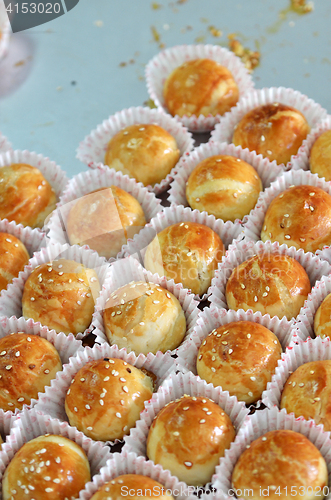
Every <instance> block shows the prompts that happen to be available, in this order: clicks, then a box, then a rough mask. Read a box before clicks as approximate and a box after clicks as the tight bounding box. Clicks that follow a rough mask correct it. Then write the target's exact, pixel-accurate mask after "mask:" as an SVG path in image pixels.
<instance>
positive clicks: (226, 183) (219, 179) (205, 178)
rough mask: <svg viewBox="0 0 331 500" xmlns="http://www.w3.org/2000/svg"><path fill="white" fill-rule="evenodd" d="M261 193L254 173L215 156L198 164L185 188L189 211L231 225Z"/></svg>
mask: <svg viewBox="0 0 331 500" xmlns="http://www.w3.org/2000/svg"><path fill="white" fill-rule="evenodd" d="M262 190H263V186H262V182H261V179H260V177H259V176H258V175H257V173H256V170H255V169H254V168H253V167H252V166H251V165H249V164H248V163H246V162H245V161H243V160H240V158H235V157H234V156H227V155H216V156H210V157H209V158H206V159H205V160H203V161H202V162H200V163H199V164H198V165H197V166H196V167H195V169H194V170H193V172H192V173H191V175H190V177H189V179H188V181H187V184H186V198H187V201H188V203H189V205H190V207H191V208H193V209H198V210H200V211H204V210H205V211H206V212H208V214H211V215H214V216H215V217H216V218H219V219H223V220H224V221H227V220H230V221H232V222H234V221H235V220H236V219H243V217H244V216H245V215H247V214H249V212H250V211H251V210H252V209H253V208H254V206H255V204H256V202H257V199H258V197H259V194H260V192H261V191H262Z"/></svg>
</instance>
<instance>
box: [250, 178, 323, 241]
mask: <svg viewBox="0 0 331 500" xmlns="http://www.w3.org/2000/svg"><path fill="white" fill-rule="evenodd" d="M302 185H307V186H314V187H318V188H320V189H323V191H325V192H326V193H328V194H329V195H331V184H330V183H329V182H326V181H325V180H324V179H321V178H320V177H318V175H317V174H312V173H311V172H307V171H304V170H290V171H289V172H286V173H284V175H282V176H280V177H277V179H276V180H275V181H274V182H272V184H271V185H270V187H268V188H267V189H266V190H265V191H264V192H263V193H261V194H260V197H259V199H258V201H257V203H256V207H255V208H254V210H252V211H251V213H250V214H249V215H248V216H246V217H244V220H243V222H244V231H243V234H244V236H245V237H246V238H247V239H249V240H252V241H261V231H262V228H263V223H264V219H265V216H266V213H267V210H268V208H269V205H270V203H271V202H272V200H274V199H275V198H276V197H277V196H278V195H280V194H281V193H282V192H283V191H286V189H288V188H290V187H291V186H302ZM284 209H285V207H284ZM302 235H303V236H304V233H302ZM290 244H291V243H290V240H289V243H288V246H290Z"/></svg>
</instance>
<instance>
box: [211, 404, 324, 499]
mask: <svg viewBox="0 0 331 500" xmlns="http://www.w3.org/2000/svg"><path fill="white" fill-rule="evenodd" d="M280 429H287V430H292V431H294V432H299V433H300V434H303V435H304V436H305V437H307V438H308V439H309V441H311V442H312V443H313V444H314V445H315V446H316V448H317V449H318V450H319V451H320V453H321V454H322V456H323V458H324V459H325V461H326V465H327V469H328V475H329V486H331V439H330V433H328V432H324V431H323V429H322V426H316V425H314V423H313V422H307V421H306V420H303V419H295V418H294V415H293V414H290V415H288V414H287V413H286V412H285V410H278V409H277V408H272V409H271V410H268V409H266V410H262V411H256V412H255V413H254V415H251V416H248V417H246V420H245V422H244V424H243V425H242V426H241V428H240V430H239V432H238V435H237V437H236V440H235V441H234V443H233V444H232V445H231V448H230V449H229V450H226V452H225V455H224V457H223V458H221V461H220V465H219V466H218V467H216V474H215V475H214V476H213V479H212V484H213V486H215V488H216V489H217V494H216V498H217V499H231V498H234V497H233V496H231V494H229V491H230V490H231V488H232V481H231V477H232V473H233V469H234V466H235V465H236V463H237V461H238V459H239V457H240V455H241V454H242V453H243V452H244V451H245V450H246V448H247V446H248V445H249V444H251V443H252V441H255V440H256V439H257V438H259V437H260V436H263V435H264V434H266V433H267V432H269V431H274V430H280ZM275 481H276V483H275V484H276V485H277V478H275ZM326 498H327V499H329V498H330V495H328V496H327V497H326Z"/></svg>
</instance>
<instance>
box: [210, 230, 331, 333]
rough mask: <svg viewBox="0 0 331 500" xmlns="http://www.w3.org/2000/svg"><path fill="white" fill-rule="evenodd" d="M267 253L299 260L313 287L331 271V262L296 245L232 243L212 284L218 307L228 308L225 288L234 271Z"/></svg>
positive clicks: (249, 242) (214, 298)
mask: <svg viewBox="0 0 331 500" xmlns="http://www.w3.org/2000/svg"><path fill="white" fill-rule="evenodd" d="M266 254H272V255H287V256H289V257H292V258H293V259H295V260H296V261H298V262H299V264H301V266H302V267H303V268H304V269H305V271H306V273H307V275H308V277H309V280H310V284H311V286H312V287H313V286H314V285H315V283H316V281H318V280H320V279H321V278H322V276H327V275H328V274H330V273H331V266H330V264H328V262H326V261H323V260H321V259H320V258H319V257H317V256H316V255H314V254H312V253H309V252H308V253H305V252H304V251H303V250H296V249H295V248H294V247H291V248H288V247H287V246H286V245H279V244H278V243H277V242H275V243H270V242H266V243H262V242H257V243H254V242H253V241H249V240H246V239H245V240H243V241H240V242H236V245H231V248H230V249H229V251H228V253H227V255H226V256H225V257H224V259H223V261H222V262H221V264H220V265H219V266H218V269H217V270H216V273H215V277H214V278H213V280H212V284H211V296H210V297H209V300H210V302H211V303H212V304H214V305H215V306H216V307H219V308H225V309H228V305H227V302H226V297H225V290H226V284H227V281H228V279H229V277H230V275H231V273H232V271H233V270H234V269H235V268H236V267H237V266H239V265H240V264H242V263H243V262H245V261H246V260H248V259H250V258H251V257H253V256H254V255H266ZM300 312H301V311H300ZM264 316H269V315H264ZM293 319H294V318H292V319H291V321H290V323H291V324H293Z"/></svg>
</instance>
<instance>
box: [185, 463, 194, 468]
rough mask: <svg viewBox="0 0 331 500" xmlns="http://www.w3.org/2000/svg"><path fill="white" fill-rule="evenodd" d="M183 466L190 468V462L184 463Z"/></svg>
mask: <svg viewBox="0 0 331 500" xmlns="http://www.w3.org/2000/svg"><path fill="white" fill-rule="evenodd" d="M184 465H186V467H192V465H193V464H192V462H184Z"/></svg>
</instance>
